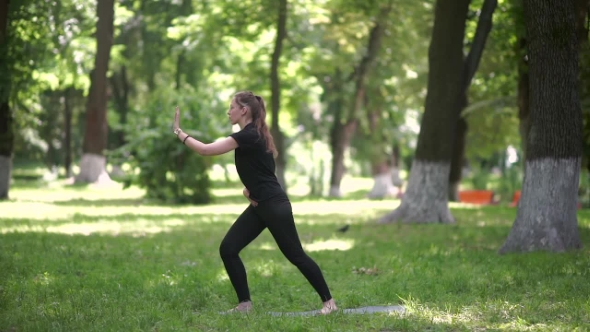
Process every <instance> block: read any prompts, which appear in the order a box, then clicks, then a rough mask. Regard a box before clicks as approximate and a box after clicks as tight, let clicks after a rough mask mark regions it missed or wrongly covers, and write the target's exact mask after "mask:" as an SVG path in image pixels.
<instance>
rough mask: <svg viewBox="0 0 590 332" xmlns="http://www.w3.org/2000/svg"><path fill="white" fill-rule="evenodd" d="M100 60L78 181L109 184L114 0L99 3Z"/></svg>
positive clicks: (96, 65)
mask: <svg viewBox="0 0 590 332" xmlns="http://www.w3.org/2000/svg"><path fill="white" fill-rule="evenodd" d="M97 14H98V22H97V23H96V41H97V48H96V57H95V61H94V70H93V72H92V74H91V80H90V82H91V83H90V91H89V94H88V101H87V104H86V127H85V132H84V145H83V151H84V154H83V155H82V161H81V163H80V174H78V176H77V178H76V182H86V183H92V182H97V181H99V180H100V181H109V180H110V177H109V175H108V174H107V173H106V168H105V166H106V158H105V156H104V154H103V153H104V149H105V148H106V145H107V131H108V129H107V128H108V127H107V71H108V68H109V60H110V53H111V46H112V44H113V19H114V0H101V1H98V4H97Z"/></svg>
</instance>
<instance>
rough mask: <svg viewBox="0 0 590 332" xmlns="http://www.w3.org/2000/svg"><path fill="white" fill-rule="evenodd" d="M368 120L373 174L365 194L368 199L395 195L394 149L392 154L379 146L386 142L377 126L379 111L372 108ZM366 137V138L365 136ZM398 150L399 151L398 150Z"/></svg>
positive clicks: (396, 190)
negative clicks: (369, 188) (367, 191)
mask: <svg viewBox="0 0 590 332" xmlns="http://www.w3.org/2000/svg"><path fill="white" fill-rule="evenodd" d="M368 120H369V121H368V122H369V132H370V133H369V135H368V136H369V138H368V139H369V142H370V144H371V146H370V147H368V149H370V151H371V153H370V156H371V157H370V159H371V160H370V162H371V175H372V176H373V187H372V188H371V191H369V193H368V194H367V197H368V198H369V199H382V198H384V197H386V196H391V197H395V196H397V194H398V191H399V190H398V188H397V187H396V186H395V185H394V179H393V178H394V176H395V177H396V180H398V176H399V175H398V174H397V173H398V169H397V159H396V155H395V154H396V151H395V148H394V152H393V154H392V155H387V154H384V153H383V152H384V151H383V150H384V149H382V148H381V147H382V146H383V145H384V144H385V143H386V142H384V140H383V138H384V137H383V134H382V132H383V131H382V130H381V128H380V126H379V122H380V121H382V120H381V112H380V111H379V110H372V111H370V112H369V114H368ZM365 139H366V138H365ZM398 152H399V151H398Z"/></svg>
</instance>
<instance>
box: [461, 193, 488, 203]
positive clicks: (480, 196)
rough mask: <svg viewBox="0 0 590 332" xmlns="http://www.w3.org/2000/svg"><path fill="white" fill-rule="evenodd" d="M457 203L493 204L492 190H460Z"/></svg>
mask: <svg viewBox="0 0 590 332" xmlns="http://www.w3.org/2000/svg"><path fill="white" fill-rule="evenodd" d="M459 202H461V203H468V204H477V205H488V204H493V203H494V192H493V191H492V190H462V191H459Z"/></svg>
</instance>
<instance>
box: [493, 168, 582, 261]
mask: <svg viewBox="0 0 590 332" xmlns="http://www.w3.org/2000/svg"><path fill="white" fill-rule="evenodd" d="M580 166H581V158H569V159H552V158H543V159H535V160H531V161H527V162H526V170H525V176H524V183H523V188H522V196H521V198H520V200H519V202H518V212H517V215H516V220H515V222H514V226H513V227H512V230H511V231H510V234H509V235H508V238H507V239H506V242H505V243H504V245H503V246H502V248H501V249H500V253H507V252H512V251H517V252H531V251H537V250H547V251H553V252H562V251H566V250H568V249H579V248H581V247H582V243H581V241H580V235H579V231H578V217H577V209H578V208H577V206H578V186H579V179H580Z"/></svg>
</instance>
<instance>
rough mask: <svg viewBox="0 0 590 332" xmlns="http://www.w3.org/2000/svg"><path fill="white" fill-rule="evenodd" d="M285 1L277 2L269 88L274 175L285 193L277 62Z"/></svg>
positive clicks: (285, 18)
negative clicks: (274, 156) (275, 31)
mask: <svg viewBox="0 0 590 332" xmlns="http://www.w3.org/2000/svg"><path fill="white" fill-rule="evenodd" d="M286 28H287V0H279V12H278V17H277V37H276V39H275V48H274V52H273V54H272V63H271V67H270V88H271V93H272V95H271V112H272V125H271V133H272V136H273V138H274V140H275V147H276V148H277V152H278V153H279V155H278V156H277V159H276V165H277V169H276V174H277V179H278V180H279V183H280V184H281V187H283V190H285V191H287V182H286V180H285V170H286V168H287V156H286V154H287V151H286V146H285V137H284V136H285V135H284V134H283V132H282V131H281V128H280V127H279V111H280V109H281V82H280V79H279V61H280V59H281V52H282V50H283V41H284V40H285V37H286V36H287V30H286Z"/></svg>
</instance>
